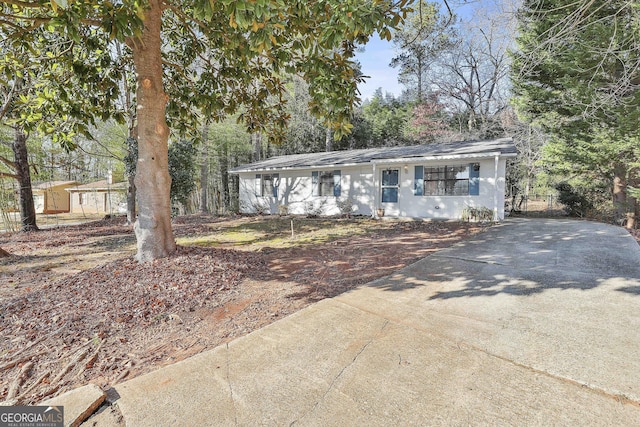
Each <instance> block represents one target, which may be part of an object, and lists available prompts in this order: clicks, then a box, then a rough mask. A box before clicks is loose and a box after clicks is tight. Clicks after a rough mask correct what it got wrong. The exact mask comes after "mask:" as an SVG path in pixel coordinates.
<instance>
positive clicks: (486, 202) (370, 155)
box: [230, 138, 517, 220]
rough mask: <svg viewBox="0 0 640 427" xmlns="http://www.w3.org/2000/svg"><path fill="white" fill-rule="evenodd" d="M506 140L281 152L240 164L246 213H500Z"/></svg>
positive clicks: (509, 146) (509, 145)
mask: <svg viewBox="0 0 640 427" xmlns="http://www.w3.org/2000/svg"><path fill="white" fill-rule="evenodd" d="M516 154H517V152H516V148H515V146H514V145H513V142H512V140H511V139H510V138H502V139H493V140H482V141H461V142H454V143H443V144H426V145H417V146H409V147H383V148H371V149H364V150H348V151H332V152H323V153H312V154H294V155H290V156H279V157H273V158H270V159H266V160H263V161H259V162H255V163H251V164H246V165H241V166H238V167H236V168H234V169H232V170H231V171H230V172H231V173H235V174H238V175H239V178H240V209H241V212H243V213H256V212H263V213H271V214H275V213H278V212H283V211H286V212H288V213H289V214H318V215H337V214H340V213H343V211H344V209H345V207H348V206H349V205H351V206H352V208H351V213H352V214H360V215H371V216H374V217H377V216H380V215H384V216H387V217H398V218H400V217H405V218H432V219H461V218H463V216H464V215H465V212H466V213H468V212H469V211H470V210H483V211H488V212H492V213H493V215H492V216H493V219H494V220H501V219H504V201H505V200H504V199H505V174H506V159H507V158H509V157H514V156H516Z"/></svg>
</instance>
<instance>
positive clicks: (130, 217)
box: [127, 175, 136, 224]
mask: <svg viewBox="0 0 640 427" xmlns="http://www.w3.org/2000/svg"><path fill="white" fill-rule="evenodd" d="M135 179H136V176H135V175H127V184H128V185H127V224H133V223H135V222H136V182H135Z"/></svg>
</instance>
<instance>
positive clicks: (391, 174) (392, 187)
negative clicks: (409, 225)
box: [380, 169, 400, 213]
mask: <svg viewBox="0 0 640 427" xmlns="http://www.w3.org/2000/svg"><path fill="white" fill-rule="evenodd" d="M399 178H400V170H399V169H385V170H383V171H382V179H381V181H380V182H381V183H382V195H381V196H382V197H381V199H380V200H381V202H382V207H383V208H384V209H385V210H391V211H395V210H396V209H397V203H398V193H399V189H400V180H399ZM389 213H392V212H389Z"/></svg>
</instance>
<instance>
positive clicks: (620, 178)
mask: <svg viewBox="0 0 640 427" xmlns="http://www.w3.org/2000/svg"><path fill="white" fill-rule="evenodd" d="M626 187H627V185H626V168H625V167H624V165H623V164H622V163H618V164H616V165H614V167H613V208H614V210H615V215H616V220H618V219H622V218H624V217H625V216H626V213H627V206H626V205H627V188H626Z"/></svg>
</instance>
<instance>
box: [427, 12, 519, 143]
mask: <svg viewBox="0 0 640 427" xmlns="http://www.w3.org/2000/svg"><path fill="white" fill-rule="evenodd" d="M514 16H515V14H514V13H513V11H512V8H511V7H510V3H506V4H502V3H500V4H494V7H493V8H491V9H489V10H485V11H477V12H476V18H474V19H473V21H472V22H469V23H461V24H460V25H459V26H458V27H457V30H456V32H457V37H456V40H455V42H454V43H452V44H451V46H450V47H449V48H448V49H447V50H445V51H444V52H443V53H442V54H440V55H438V57H437V59H436V62H435V64H433V66H432V67H431V68H432V70H431V72H430V73H429V79H430V82H431V87H432V91H433V92H434V93H436V94H437V95H438V97H439V100H440V102H441V103H442V104H444V105H446V106H447V107H448V108H449V110H450V112H451V113H452V114H453V115H454V116H455V117H457V118H458V120H459V128H460V129H459V130H460V131H461V132H463V131H466V132H468V133H469V134H471V135H472V136H481V137H484V136H492V134H494V133H495V132H496V131H499V126H496V124H497V123H498V121H497V120H496V118H497V115H498V114H499V113H500V112H501V111H503V110H504V109H505V108H506V107H507V106H508V103H509V87H510V84H509V65H510V61H509V56H508V49H509V48H510V47H511V45H512V43H513V37H514V29H515V23H514V22H515V21H514Z"/></svg>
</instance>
